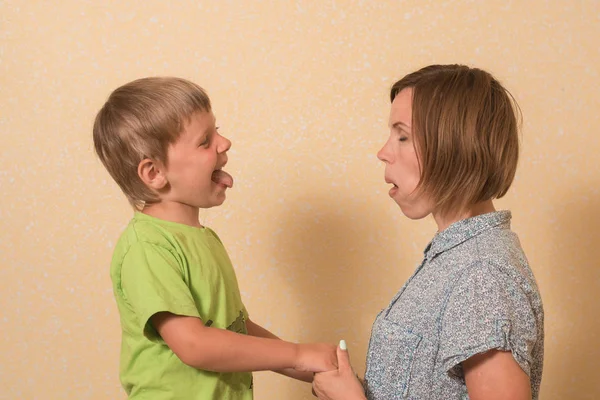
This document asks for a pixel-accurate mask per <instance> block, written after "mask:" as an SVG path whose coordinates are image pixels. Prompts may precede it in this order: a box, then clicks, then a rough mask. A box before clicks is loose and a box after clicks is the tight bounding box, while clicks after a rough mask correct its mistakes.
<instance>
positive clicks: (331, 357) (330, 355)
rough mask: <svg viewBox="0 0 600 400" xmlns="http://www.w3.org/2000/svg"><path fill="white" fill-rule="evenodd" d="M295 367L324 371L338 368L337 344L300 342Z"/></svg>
mask: <svg viewBox="0 0 600 400" xmlns="http://www.w3.org/2000/svg"><path fill="white" fill-rule="evenodd" d="M297 346H298V350H297V353H296V363H295V365H294V369H295V370H297V371H307V372H324V371H332V370H335V369H337V354H336V348H337V347H336V346H334V345H332V344H327V343H315V344H298V345H297Z"/></svg>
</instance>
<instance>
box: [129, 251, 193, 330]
mask: <svg viewBox="0 0 600 400" xmlns="http://www.w3.org/2000/svg"><path fill="white" fill-rule="evenodd" d="M121 287H122V290H123V296H124V298H125V301H127V303H128V304H129V305H130V306H131V308H132V310H133V312H134V313H135V315H136V316H137V320H138V323H139V329H140V330H141V331H140V332H142V333H143V334H144V335H145V336H146V337H147V338H148V339H150V340H160V337H159V335H158V333H157V332H156V330H155V329H154V328H153V327H152V325H151V324H150V318H151V317H152V316H153V315H154V314H156V313H159V312H170V313H172V314H176V315H184V316H190V317H199V314H198V309H197V307H196V304H195V303H194V299H193V297H192V295H191V293H190V289H189V287H188V286H187V284H186V282H185V280H184V273H183V271H182V267H181V266H180V264H179V262H178V260H177V258H176V257H175V256H174V255H173V254H172V253H171V252H170V251H169V250H167V249H165V248H163V247H160V246H157V245H153V244H149V243H136V244H135V245H133V246H132V247H131V248H130V249H129V251H128V252H127V254H126V255H125V258H124V260H123V264H122V267H121Z"/></svg>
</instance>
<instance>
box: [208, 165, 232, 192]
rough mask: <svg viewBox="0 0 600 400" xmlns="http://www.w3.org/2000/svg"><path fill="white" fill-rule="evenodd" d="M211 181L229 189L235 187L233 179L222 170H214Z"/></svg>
mask: <svg viewBox="0 0 600 400" xmlns="http://www.w3.org/2000/svg"><path fill="white" fill-rule="evenodd" d="M211 179H212V181H213V182H214V183H216V184H219V185H223V186H225V187H228V188H231V187H233V177H232V176H231V175H229V174H228V173H227V172H225V171H223V170H222V169H216V170H214V171H213V173H212V176H211Z"/></svg>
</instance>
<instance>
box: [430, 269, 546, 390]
mask: <svg viewBox="0 0 600 400" xmlns="http://www.w3.org/2000/svg"><path fill="white" fill-rule="evenodd" d="M537 329H538V327H537V326H536V320H535V315H534V312H533V308H532V305H531V303H530V301H529V299H528V297H527V296H526V294H525V293H524V291H523V290H522V289H521V288H520V287H519V285H518V282H516V281H515V279H514V278H512V277H511V276H509V275H508V274H507V273H506V272H505V271H502V270H501V269H499V268H497V267H495V266H491V265H486V264H484V265H482V264H477V265H474V266H472V267H470V268H468V269H467V270H466V271H465V273H464V274H463V275H462V276H461V277H460V278H458V280H457V282H456V284H455V286H454V288H453V290H452V291H451V293H450V295H449V297H448V299H447V304H446V307H445V310H444V313H443V315H442V325H441V337H440V343H441V345H440V351H439V360H440V362H441V365H442V368H443V370H444V371H446V372H447V373H449V374H450V375H453V376H455V377H459V378H461V379H464V376H463V371H462V367H461V363H462V362H463V361H465V360H467V359H469V358H470V357H472V356H474V355H476V354H479V353H484V352H486V351H489V350H494V349H495V350H502V351H510V352H512V355H513V357H514V359H515V360H516V362H517V363H518V364H519V366H520V367H521V368H522V369H523V371H525V373H527V375H529V376H531V364H532V361H533V357H532V352H533V348H534V345H535V342H536V338H537V337H538V335H537Z"/></svg>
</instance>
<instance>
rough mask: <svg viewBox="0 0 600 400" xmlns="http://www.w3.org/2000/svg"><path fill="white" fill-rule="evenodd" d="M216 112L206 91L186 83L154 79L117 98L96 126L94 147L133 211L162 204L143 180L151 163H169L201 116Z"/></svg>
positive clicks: (131, 86)
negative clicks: (143, 166)
mask: <svg viewBox="0 0 600 400" xmlns="http://www.w3.org/2000/svg"><path fill="white" fill-rule="evenodd" d="M210 110H211V104H210V99H209V98H208V95H207V94H206V92H205V91H204V89H202V88H201V87H200V86H198V85H196V84H195V83H193V82H190V81H187V80H185V79H181V78H173V77H150V78H143V79H138V80H135V81H133V82H130V83H127V84H125V85H123V86H121V87H119V88H117V89H116V90H115V91H114V92H112V93H111V95H110V96H109V98H108V100H107V101H106V103H105V104H104V106H103V107H102V109H101V110H100V111H99V112H98V115H97V116H96V120H95V122H94V129H93V134H94V147H95V149H96V153H97V154H98V157H99V158H100V160H101V161H102V164H104V166H105V167H106V169H107V170H108V172H109V173H110V175H111V176H112V177H113V179H114V180H115V182H117V184H118V185H119V187H120V188H121V190H122V191H123V193H124V194H125V196H126V197H127V199H128V200H129V202H130V203H131V205H132V206H133V207H134V208H135V209H138V210H139V209H142V208H143V207H144V205H145V204H147V203H153V202H156V201H158V200H159V199H158V197H157V195H156V193H154V192H153V191H152V190H151V189H150V188H148V187H147V186H146V185H145V184H144V183H143V182H142V180H141V179H140V177H139V175H138V165H139V163H140V162H141V161H142V160H143V159H146V158H150V159H152V160H157V161H160V162H162V163H164V164H166V163H167V148H168V146H169V145H170V144H171V143H173V142H175V140H177V138H178V137H179V135H180V134H181V133H182V131H183V129H184V128H185V125H186V124H187V123H188V122H189V120H190V118H191V116H192V115H193V114H194V113H196V112H201V111H205V112H208V111H210Z"/></svg>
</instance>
